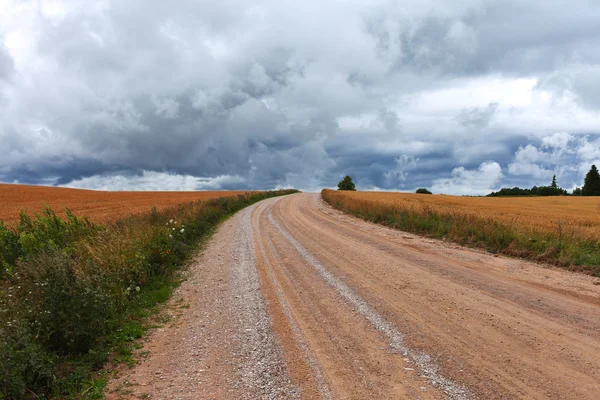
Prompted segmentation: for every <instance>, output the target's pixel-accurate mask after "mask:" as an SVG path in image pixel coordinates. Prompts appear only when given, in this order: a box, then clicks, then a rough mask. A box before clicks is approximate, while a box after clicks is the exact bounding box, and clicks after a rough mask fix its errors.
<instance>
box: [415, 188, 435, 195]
mask: <svg viewBox="0 0 600 400" xmlns="http://www.w3.org/2000/svg"><path fill="white" fill-rule="evenodd" d="M416 193H419V194H432V193H431V192H430V191H429V190H427V189H425V188H419V189H417V192H416Z"/></svg>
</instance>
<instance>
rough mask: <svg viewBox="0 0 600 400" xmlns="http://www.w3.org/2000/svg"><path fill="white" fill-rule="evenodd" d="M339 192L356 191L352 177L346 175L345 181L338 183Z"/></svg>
mask: <svg viewBox="0 0 600 400" xmlns="http://www.w3.org/2000/svg"><path fill="white" fill-rule="evenodd" d="M338 190H356V186H354V182H352V178H351V177H350V175H346V176H345V177H344V179H342V180H341V181H340V182H339V183H338Z"/></svg>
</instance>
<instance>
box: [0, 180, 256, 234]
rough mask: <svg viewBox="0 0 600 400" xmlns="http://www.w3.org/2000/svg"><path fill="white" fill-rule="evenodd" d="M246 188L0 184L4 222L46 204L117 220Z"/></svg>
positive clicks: (103, 220)
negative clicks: (111, 188) (132, 189)
mask: <svg viewBox="0 0 600 400" xmlns="http://www.w3.org/2000/svg"><path fill="white" fill-rule="evenodd" d="M240 193H244V192H243V191H213V192H106V191H95V190H82V189H67V188H57V187H46V186H28V185H11V184H0V221H4V222H5V223H6V224H8V225H10V224H11V223H14V222H16V221H18V220H19V211H20V210H25V211H26V212H27V213H29V214H33V213H35V212H40V211H41V210H43V208H44V207H45V205H48V206H50V207H51V208H52V209H53V210H54V211H56V212H57V214H59V215H61V216H62V215H63V210H64V208H65V207H67V208H69V209H70V210H71V211H72V212H73V214H75V215H80V216H85V217H87V218H88V219H89V220H91V221H93V222H98V223H107V222H112V221H116V220H118V219H121V218H125V217H128V216H130V215H131V214H138V213H145V212H150V210H151V209H152V207H153V206H156V209H157V210H158V211H160V210H164V209H166V208H169V207H173V206H176V205H178V204H182V203H190V202H193V201H198V200H208V199H212V198H216V197H224V196H235V195H237V194H240Z"/></svg>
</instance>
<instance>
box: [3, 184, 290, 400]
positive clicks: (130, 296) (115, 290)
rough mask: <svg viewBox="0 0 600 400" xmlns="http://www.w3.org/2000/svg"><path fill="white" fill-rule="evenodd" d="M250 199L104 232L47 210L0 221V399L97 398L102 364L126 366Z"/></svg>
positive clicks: (221, 201)
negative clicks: (220, 231) (195, 256)
mask: <svg viewBox="0 0 600 400" xmlns="http://www.w3.org/2000/svg"><path fill="white" fill-rule="evenodd" d="M294 192H296V191H294V190H280V191H270V192H252V193H246V194H243V195H238V196H232V197H225V198H218V199H213V200H208V201H201V202H195V203H189V204H185V205H180V206H178V207H174V208H171V209H167V210H163V211H160V212H157V211H156V209H153V210H152V212H151V213H149V214H140V215H133V216H131V217H130V218H127V219H124V220H120V221H117V222H115V223H113V224H110V225H107V226H102V225H98V224H94V223H91V222H89V221H88V220H86V219H85V218H79V217H76V216H74V215H72V214H71V213H70V212H69V211H68V210H67V212H66V215H67V217H66V218H65V219H61V218H59V217H58V216H57V215H56V214H55V213H54V212H53V211H52V210H51V209H50V208H47V209H46V210H44V212H43V213H41V214H40V215H36V216H35V217H34V218H31V217H30V216H28V215H27V214H25V213H21V216H20V222H19V224H17V225H16V226H15V227H7V226H5V225H4V224H2V223H1V222H0V265H1V266H2V270H1V271H0V399H51V398H60V399H97V398H102V397H103V391H104V387H105V384H106V382H107V379H108V377H107V376H106V374H105V373H103V372H102V367H103V366H104V365H105V363H106V362H107V361H111V362H112V363H122V362H124V363H132V362H133V359H132V350H133V349H134V347H135V340H136V339H139V338H140V337H141V336H143V334H144V333H145V332H146V330H147V329H148V328H149V323H148V317H149V316H151V315H152V314H153V313H154V312H155V311H156V309H157V306H158V305H159V304H160V303H163V302H164V301H166V300H167V299H168V298H169V296H170V294H171V292H172V291H173V289H174V288H175V287H177V286H178V284H179V283H180V281H181V278H180V275H179V273H178V272H179V271H180V269H181V267H182V266H183V265H184V264H185V262H186V261H187V260H188V259H189V257H190V256H191V254H192V253H193V252H194V251H195V249H197V247H198V245H199V244H200V243H201V242H202V241H203V240H205V239H206V238H207V237H209V236H210V234H211V233H212V232H213V231H214V229H215V227H216V226H217V225H218V224H219V223H220V222H221V221H223V220H224V219H226V218H228V217H229V216H230V215H232V214H233V213H235V212H236V211H238V210H240V209H242V208H244V207H246V206H248V205H250V204H253V203H255V202H257V201H260V200H263V199H266V198H269V197H274V196H281V195H286V194H291V193H294Z"/></svg>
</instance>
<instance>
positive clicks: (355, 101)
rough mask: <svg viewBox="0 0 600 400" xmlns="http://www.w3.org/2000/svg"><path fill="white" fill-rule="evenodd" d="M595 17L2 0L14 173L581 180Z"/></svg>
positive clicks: (318, 183)
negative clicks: (552, 178) (554, 176)
mask: <svg viewBox="0 0 600 400" xmlns="http://www.w3.org/2000/svg"><path fill="white" fill-rule="evenodd" d="M450 3H452V4H450ZM598 21H600V5H598V4H595V3H594V2H590V1H586V0H579V1H577V0H575V1H569V2H567V1H553V2H547V1H536V0H532V1H527V2H523V1H483V0H461V1H456V2H447V1H442V0H437V1H433V0H403V1H378V0H375V1H357V0H351V1H345V2H322V1H316V0H305V1H302V2H281V1H255V2H245V1H237V0H223V1H220V2H213V1H205V0H196V1H191V0H182V1H178V2H177V3H176V5H173V4H170V3H169V2H164V1H156V0H145V1H136V0H128V1H117V0H104V1H98V2H92V3H90V2H83V1H74V0H73V1H57V0H54V1H45V0H40V1H16V0H4V1H0V181H4V182H21V183H33V184H47V185H65V186H73V187H86V188H99V189H117V190H118V189H141V190H160V189H170V190H195V189H199V190H201V189H213V190H214V189H238V188H240V189H246V188H256V189H267V188H275V187H288V186H294V187H297V188H300V189H304V190H318V189H320V188H322V187H332V186H335V185H336V184H337V181H339V179H340V178H341V177H342V176H344V175H346V174H350V175H352V176H353V177H354V179H355V181H356V182H357V186H358V187H359V188H360V189H366V190H376V189H381V190H414V189H415V188H417V187H430V188H433V190H434V191H436V192H438V193H439V192H443V193H451V194H485V193H486V192H488V191H490V190H495V189H497V188H499V187H501V186H514V185H522V186H531V185H533V184H537V185H541V184H549V181H548V180H549V179H551V177H552V175H554V174H556V175H557V177H558V179H559V184H560V185H561V186H563V187H565V188H573V187H575V186H578V185H581V182H582V180H583V176H584V175H585V172H586V171H587V169H589V167H590V165H591V164H592V163H596V164H600V86H599V85H600V83H599V82H600V24H598Z"/></svg>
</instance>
